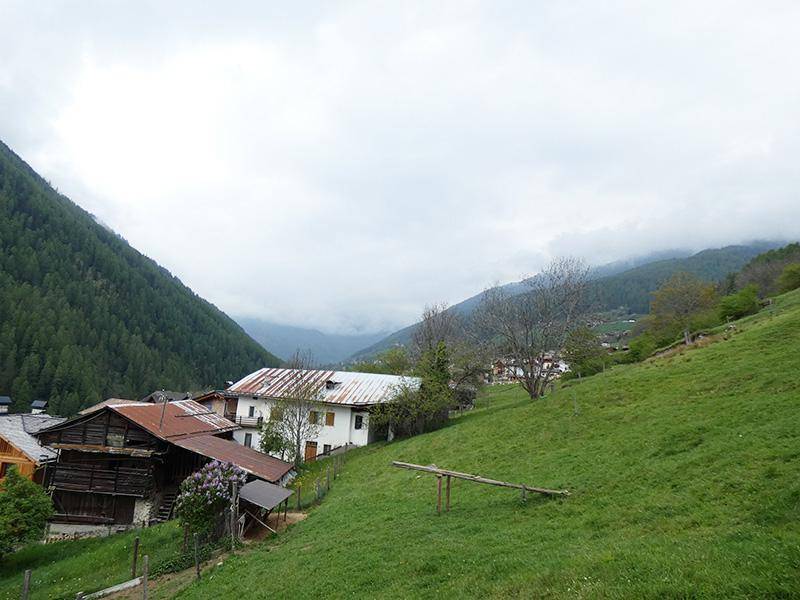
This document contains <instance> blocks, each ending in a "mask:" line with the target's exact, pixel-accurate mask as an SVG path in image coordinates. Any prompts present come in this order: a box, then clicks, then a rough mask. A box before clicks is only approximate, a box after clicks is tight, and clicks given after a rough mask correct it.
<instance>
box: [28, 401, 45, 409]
mask: <svg viewBox="0 0 800 600" xmlns="http://www.w3.org/2000/svg"><path fill="white" fill-rule="evenodd" d="M31 408H47V400H34V401H33V402H31Z"/></svg>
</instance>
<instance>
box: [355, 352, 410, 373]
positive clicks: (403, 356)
mask: <svg viewBox="0 0 800 600" xmlns="http://www.w3.org/2000/svg"><path fill="white" fill-rule="evenodd" d="M412 369H413V363H412V362H411V358H410V357H409V356H408V352H407V351H406V349H405V348H404V347H403V346H396V347H394V348H389V349H388V350H384V351H383V352H381V353H380V354H378V356H377V357H376V358H375V360H374V361H366V360H365V361H360V362H357V363H353V364H352V365H350V366H349V367H348V369H347V370H348V371H353V372H356V373H383V374H385V375H407V374H408V373H410V372H411V370H412Z"/></svg>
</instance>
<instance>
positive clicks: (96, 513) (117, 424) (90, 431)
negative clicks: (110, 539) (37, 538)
mask: <svg viewBox="0 0 800 600" xmlns="http://www.w3.org/2000/svg"><path fill="white" fill-rule="evenodd" d="M235 429H238V427H237V426H236V425H235V424H234V423H232V422H230V421H228V420H227V419H224V418H222V417H220V416H219V415H216V414H214V413H213V412H211V411H209V410H208V409H206V408H205V407H203V406H201V405H199V404H197V403H196V402H194V401H192V400H180V401H176V402H166V403H160V404H151V403H142V402H129V403H120V402H116V403H108V404H105V405H101V406H99V407H98V409H97V410H95V411H94V412H90V413H88V414H84V415H79V416H77V417H75V418H73V419H70V420H68V421H65V422H63V423H60V424H58V425H55V426H53V427H49V428H47V429H45V430H42V431H40V432H39V434H38V438H39V440H40V442H41V443H42V444H45V445H48V446H50V447H52V448H54V449H56V450H57V451H58V460H57V462H56V463H55V464H53V465H52V466H50V467H48V473H47V480H46V482H45V485H46V487H47V489H48V490H49V491H50V492H51V493H52V498H53V503H54V505H55V508H56V513H57V514H56V516H55V518H54V519H53V525H51V534H52V533H63V534H67V535H70V534H91V533H103V532H104V531H103V529H107V530H108V531H109V532H110V531H112V530H119V529H124V528H126V527H130V526H145V525H148V524H150V523H153V522H158V521H162V520H167V519H169V518H171V517H172V514H173V505H174V502H175V499H176V497H177V494H178V488H179V486H180V484H181V482H182V481H183V480H184V479H185V478H186V477H187V476H188V475H189V474H191V473H193V472H194V471H196V470H198V469H199V468H200V467H201V466H202V465H204V464H205V463H206V462H208V461H209V460H211V459H218V460H222V461H226V462H231V463H233V464H236V465H237V466H239V467H241V468H243V469H244V470H245V471H247V472H248V474H249V475H250V478H251V479H260V480H263V481H268V482H270V483H275V484H281V483H284V482H285V481H286V478H287V477H288V476H289V475H290V473H291V471H292V465H291V464H289V463H286V462H283V461H281V460H278V459H275V458H273V457H270V456H267V455H264V454H261V453H259V452H256V451H250V452H243V450H245V449H244V448H242V447H241V446H240V445H238V444H237V443H236V442H234V441H232V439H231V438H232V433H233V431H234V430H235ZM98 529H99V531H96V530H98Z"/></svg>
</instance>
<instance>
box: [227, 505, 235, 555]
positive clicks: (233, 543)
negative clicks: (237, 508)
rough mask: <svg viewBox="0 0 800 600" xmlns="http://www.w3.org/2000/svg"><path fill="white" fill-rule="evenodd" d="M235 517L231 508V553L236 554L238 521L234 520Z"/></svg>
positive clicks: (229, 519)
mask: <svg viewBox="0 0 800 600" xmlns="http://www.w3.org/2000/svg"><path fill="white" fill-rule="evenodd" d="M233 519H234V517H233V509H232V508H231V513H230V515H229V518H228V521H229V522H230V528H231V554H234V553H235V552H236V521H234V520H233Z"/></svg>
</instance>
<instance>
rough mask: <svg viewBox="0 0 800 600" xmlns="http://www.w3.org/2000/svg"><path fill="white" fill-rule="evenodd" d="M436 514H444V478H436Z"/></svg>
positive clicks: (439, 476) (438, 476)
mask: <svg viewBox="0 0 800 600" xmlns="http://www.w3.org/2000/svg"><path fill="white" fill-rule="evenodd" d="M436 490H437V494H436V514H437V515H439V514H441V513H442V476H441V475H437V476H436Z"/></svg>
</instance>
